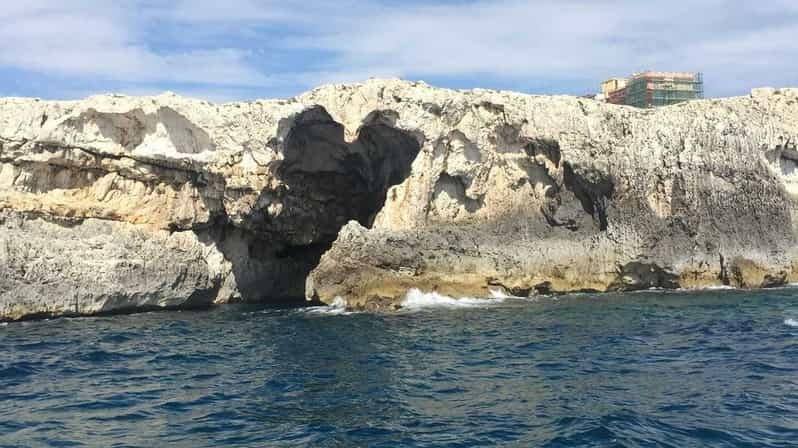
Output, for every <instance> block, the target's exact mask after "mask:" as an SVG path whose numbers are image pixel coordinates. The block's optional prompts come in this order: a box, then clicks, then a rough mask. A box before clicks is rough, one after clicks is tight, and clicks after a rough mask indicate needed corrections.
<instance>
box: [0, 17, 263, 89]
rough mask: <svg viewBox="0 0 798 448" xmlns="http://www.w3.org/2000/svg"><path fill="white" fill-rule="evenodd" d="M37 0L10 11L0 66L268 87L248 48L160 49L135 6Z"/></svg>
mask: <svg viewBox="0 0 798 448" xmlns="http://www.w3.org/2000/svg"><path fill="white" fill-rule="evenodd" d="M68 5H69V6H61V3H60V2H59V3H57V2H53V3H51V4H49V3H47V2H34V3H33V4H32V5H31V6H30V7H20V6H16V7H14V8H11V9H6V10H3V12H2V16H0V17H2V18H3V20H4V26H3V27H2V28H0V65H6V66H12V67H15V68H20V69H24V70H30V71H34V72H40V73H45V74H51V75H66V76H79V77H87V78H94V79H97V78H99V79H107V80H119V81H136V82H154V81H170V82H187V83H201V84H219V85H250V86H252V85H265V84H268V82H269V79H268V78H267V77H266V76H265V75H263V74H262V73H260V72H259V71H258V70H256V69H255V68H254V67H253V66H252V65H251V64H250V63H249V62H248V61H247V59H248V57H249V56H250V50H248V49H246V48H211V49H200V50H189V51H179V50H178V51H175V50H172V51H166V52H157V51H155V50H153V49H152V48H151V47H148V46H147V45H146V41H147V39H146V33H145V32H144V29H143V24H142V23H141V22H139V21H138V20H137V19H136V18H135V12H136V11H135V10H132V9H129V8H128V7H117V6H115V5H114V4H113V3H106V2H92V1H83V2H75V3H70V4H68Z"/></svg>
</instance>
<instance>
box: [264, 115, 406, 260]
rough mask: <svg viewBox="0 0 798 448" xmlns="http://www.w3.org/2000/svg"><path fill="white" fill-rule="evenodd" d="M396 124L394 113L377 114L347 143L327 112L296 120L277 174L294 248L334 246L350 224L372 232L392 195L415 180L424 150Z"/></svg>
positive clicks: (300, 117)
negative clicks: (391, 191) (415, 168)
mask: <svg viewBox="0 0 798 448" xmlns="http://www.w3.org/2000/svg"><path fill="white" fill-rule="evenodd" d="M396 119H397V116H396V113H395V112H392V111H376V112H373V113H371V114H370V115H369V116H368V117H366V119H365V120H364V122H363V124H362V125H361V126H360V128H359V129H358V131H357V138H356V139H355V140H354V141H352V142H347V141H346V140H345V138H344V127H343V126H342V125H341V124H340V123H338V122H336V121H335V120H333V118H332V117H331V116H330V115H329V114H328V113H327V111H326V110H325V109H324V108H323V107H321V106H316V107H313V108H310V109H308V110H306V111H304V112H302V113H301V114H299V115H298V116H297V117H295V118H294V120H293V124H292V126H291V128H290V131H289V132H288V134H287V135H286V137H285V139H284V142H283V157H284V158H283V160H282V162H281V163H280V164H279V166H278V168H277V173H276V174H277V177H279V178H280V179H281V180H282V181H283V182H284V183H285V186H286V188H287V193H286V194H285V195H284V196H283V203H284V206H286V205H287V206H288V208H289V210H287V211H286V213H287V214H288V215H287V216H286V218H288V219H289V220H290V221H291V222H292V223H293V224H294V225H295V228H294V229H288V232H287V233H288V239H289V240H290V241H291V242H292V243H293V244H294V245H302V246H305V245H311V244H322V245H323V244H327V245H328V246H329V244H331V243H332V242H333V241H334V240H335V238H336V236H337V235H338V231H339V230H340V229H341V227H343V226H344V225H345V224H346V223H347V222H349V221H350V220H356V221H358V222H359V223H360V224H361V225H363V226H365V227H371V225H372V224H373V222H374V218H375V217H376V215H377V213H378V212H379V211H380V209H381V208H382V206H383V205H384V203H385V198H386V194H387V193H388V189H389V188H391V187H392V186H394V185H397V184H400V183H401V182H403V181H404V180H405V179H406V178H407V176H409V175H410V169H411V165H412V163H413V160H415V158H416V156H417V155H418V152H419V151H420V149H421V144H420V143H419V141H418V140H417V139H416V138H415V137H414V136H413V135H412V134H411V133H409V132H407V131H403V130H401V129H397V128H395V127H393V123H394V122H395V120H396ZM296 224H299V226H298V227H297V226H296Z"/></svg>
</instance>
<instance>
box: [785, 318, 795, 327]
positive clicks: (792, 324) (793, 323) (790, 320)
mask: <svg viewBox="0 0 798 448" xmlns="http://www.w3.org/2000/svg"><path fill="white" fill-rule="evenodd" d="M784 325H789V326H791V327H798V319H785V320H784Z"/></svg>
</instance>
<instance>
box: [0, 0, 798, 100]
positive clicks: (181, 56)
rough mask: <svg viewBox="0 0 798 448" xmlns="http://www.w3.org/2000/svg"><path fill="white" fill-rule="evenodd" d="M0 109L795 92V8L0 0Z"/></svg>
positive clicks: (603, 1)
mask: <svg viewBox="0 0 798 448" xmlns="http://www.w3.org/2000/svg"><path fill="white" fill-rule="evenodd" d="M1 1H2V2H3V5H2V7H0V22H1V23H3V26H2V27H0V96H34V97H40V98H46V99H73V98H81V97H84V96H87V95H91V94H95V93H107V92H118V93H126V94H135V95H145V94H147V95H149V94H158V93H161V92H164V91H172V92H176V93H178V94H181V95H187V96H192V97H197V98H204V99H208V100H211V101H219V102H221V101H235V100H252V99H257V98H275V97H289V96H293V95H297V94H299V93H302V92H304V91H306V90H309V89H311V88H313V87H315V86H318V85H321V84H326V83H333V82H335V83H337V82H358V81H364V80H366V79H368V78H369V77H400V78H403V79H408V80H423V81H425V82H427V83H429V84H432V85H435V86H440V87H451V88H474V87H482V88H491V89H508V90H517V91H521V92H526V93H533V94H573V95H581V94H586V93H591V92H596V91H598V89H599V83H600V81H601V80H603V79H606V78H609V77H616V76H625V75H628V74H630V73H633V72H639V71H644V70H662V71H700V72H703V73H704V82H705V91H706V94H707V96H732V95H744V94H746V93H748V92H749V91H750V89H751V88H753V87H761V86H772V87H786V86H798V0H759V1H750V0H745V1H742V0H740V1H738V0H690V1H682V0H671V1H662V0H594V1H588V0H582V1H577V0H527V1H521V0H437V1H419V0H334V1H331V0H303V1H292V0H279V1H274V0H174V1H156V0H119V1H107V0H70V1H64V0H26V1H24V2H23V1H13V0H1Z"/></svg>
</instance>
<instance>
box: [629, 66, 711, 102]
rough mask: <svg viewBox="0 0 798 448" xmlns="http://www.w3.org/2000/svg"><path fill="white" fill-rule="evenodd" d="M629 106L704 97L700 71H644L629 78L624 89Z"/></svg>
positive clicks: (702, 78) (702, 79)
mask: <svg viewBox="0 0 798 448" xmlns="http://www.w3.org/2000/svg"><path fill="white" fill-rule="evenodd" d="M625 90H626V91H625V95H624V96H625V101H626V104H627V105H629V106H635V107H642V108H651V107H659V106H668V105H670V104H676V103H681V102H683V101H689V100H694V99H700V98H703V97H704V77H703V75H702V74H701V73H671V72H644V73H638V74H636V75H633V76H632V77H631V78H629V81H628V83H627V84H626V89H625Z"/></svg>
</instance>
